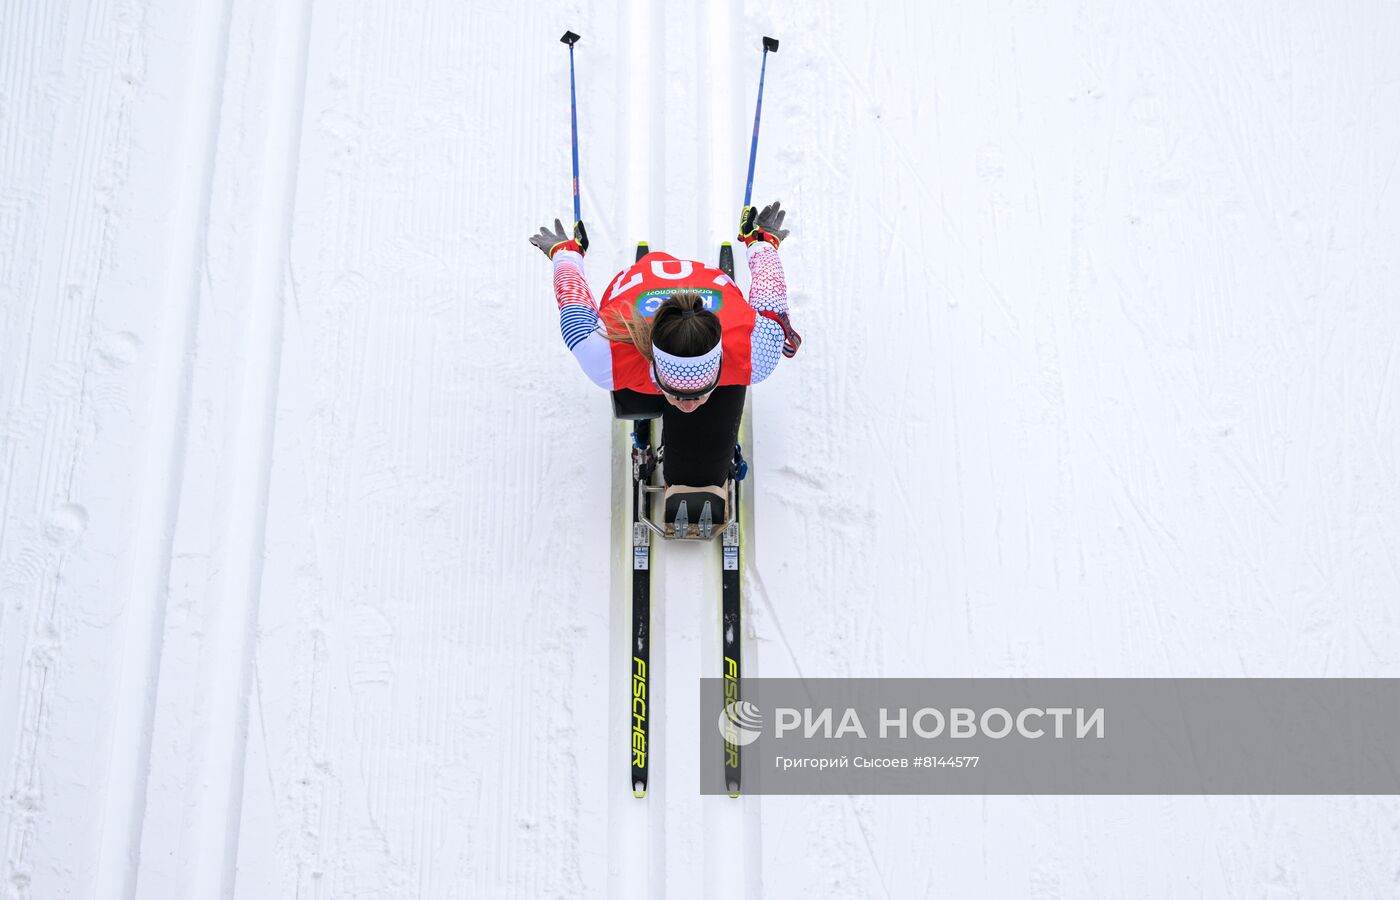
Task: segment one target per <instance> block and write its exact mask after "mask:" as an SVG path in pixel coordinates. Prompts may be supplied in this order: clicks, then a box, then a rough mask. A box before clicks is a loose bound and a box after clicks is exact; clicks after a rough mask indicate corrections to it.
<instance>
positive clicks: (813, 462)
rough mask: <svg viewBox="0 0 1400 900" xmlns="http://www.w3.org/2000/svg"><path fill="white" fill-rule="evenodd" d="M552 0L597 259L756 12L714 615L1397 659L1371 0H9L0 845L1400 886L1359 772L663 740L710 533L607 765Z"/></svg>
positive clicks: (606, 490) (596, 489) (813, 877)
mask: <svg viewBox="0 0 1400 900" xmlns="http://www.w3.org/2000/svg"><path fill="white" fill-rule="evenodd" d="M566 28H570V29H573V30H575V31H577V32H579V33H580V34H582V35H583V40H582V42H581V43H580V44H579V47H578V54H579V55H578V66H579V78H580V94H579V102H580V126H581V131H582V134H581V138H582V141H583V146H582V164H583V190H584V196H583V207H584V214H585V218H586V219H587V221H588V223H589V231H590V237H591V239H592V242H593V246H594V250H593V252H592V254H591V255H590V257H589V260H588V269H589V274H590V277H591V279H592V282H593V284H594V287H595V289H596V290H600V289H601V287H602V285H603V282H604V281H605V279H606V278H607V277H608V276H609V275H611V274H612V273H613V272H615V271H616V270H618V269H619V268H621V267H622V266H623V265H624V264H625V262H626V261H627V260H628V259H629V258H630V256H631V254H632V249H633V246H634V244H635V242H636V241H637V240H639V239H645V240H648V241H650V243H651V245H652V246H653V247H654V248H656V249H664V250H667V251H668V252H672V253H675V254H677V255H682V256H694V257H696V258H703V259H712V258H713V256H714V254H715V251H716V249H717V245H718V242H719V241H720V240H722V239H724V238H727V237H730V236H731V235H732V232H733V227H734V221H735V218H736V216H737V211H738V210H737V205H738V202H739V199H740V197H741V190H742V184H743V165H744V162H745V156H744V151H745V148H746V145H747V140H748V134H749V127H750V124H751V121H752V120H751V117H752V102H753V92H754V89H755V80H756V77H757V63H758V58H759V50H758V47H759V44H758V42H759V38H760V36H761V35H763V34H771V35H774V36H776V37H778V38H779V39H781V40H782V51H781V53H780V54H778V55H777V56H776V57H773V58H771V59H770V65H769V82H768V89H767V94H766V96H765V101H766V102H765V111H764V130H763V137H762V144H761V148H760V160H759V167H758V177H757V182H756V196H755V199H756V200H761V201H768V200H771V199H775V198H780V199H782V200H783V201H784V205H785V206H787V207H788V208H789V209H790V210H791V215H790V222H791V224H792V226H793V237H792V239H791V240H790V241H789V242H788V244H787V245H785V247H784V249H783V258H784V263H785V266H786V268H787V274H788V281H789V284H790V286H791V290H792V303H793V306H794V310H795V314H794V315H795V321H796V323H797V325H798V327H799V329H800V330H801V331H802V332H803V334H804V336H805V337H806V338H807V344H806V346H805V347H804V349H803V352H802V354H801V356H800V357H799V358H798V359H797V360H796V361H795V362H787V361H785V362H784V363H782V364H781V365H780V367H779V370H778V372H777V373H776V374H775V375H774V376H773V378H771V379H770V380H769V381H768V382H766V383H765V384H763V385H761V386H759V387H758V388H757V389H756V390H755V391H754V392H753V395H752V404H753V412H754V422H755V426H756V427H755V434H754V441H753V442H752V445H751V446H750V447H749V448H748V450H749V455H750V459H751V461H752V463H753V465H754V475H755V477H754V480H753V482H752V485H753V486H752V489H751V490H750V491H748V492H747V494H746V496H747V497H751V498H752V499H751V502H752V504H753V512H754V522H755V525H756V528H755V529H754V530H753V532H752V533H751V534H750V535H749V538H748V542H749V550H750V551H751V552H749V553H748V554H747V555H746V563H747V567H748V571H747V578H746V582H745V585H746V596H745V618H746V622H747V625H748V627H749V628H750V629H751V630H750V631H749V633H747V634H746V635H745V673H746V675H748V676H750V677H753V676H762V675H770V676H772V675H792V674H801V675H823V676H840V675H880V674H888V675H974V676H976V675H987V676H993V675H1060V676H1063V675H1236V676H1238V675H1258V676H1264V675H1325V676H1346V675H1351V676H1356V675H1384V676H1392V677H1394V676H1397V675H1400V650H1397V648H1400V609H1397V607H1396V605H1395V603H1394V598H1395V597H1396V596H1397V595H1400V562H1398V561H1397V554H1396V549H1395V548H1396V547H1397V546H1400V389H1397V386H1398V385H1400V361H1397V359H1398V357H1400V351H1398V350H1397V348H1400V339H1398V338H1397V334H1400V306H1398V305H1397V304H1396V303H1395V284H1396V280H1397V276H1400V271H1397V265H1396V249H1395V247H1396V240H1395V238H1396V235H1397V233H1400V177H1397V167H1400V117H1397V116H1396V115H1395V110H1396V109H1400V55H1397V54H1396V53H1395V52H1394V48H1395V46H1396V44H1397V35H1400V8H1398V7H1396V6H1395V5H1394V4H1388V5H1387V4H1379V5H1364V4H1353V5H1346V6H1343V7H1336V8H1333V7H1325V6H1317V7H1316V8H1315V9H1308V8H1305V7H1303V6H1296V5H1295V6H1287V7H1280V6H1279V5H1278V4H1270V3H1265V2H1263V0H1243V2H1237V3H1231V4H1225V5H1221V4H1216V3H1205V2H1195V0H1193V2H1187V3H1184V4H1182V3H1178V4H1168V5H1161V4H1156V5H1151V4H1126V5H1125V4H1121V3H1109V2H1085V3H1076V4H1072V5H1069V6H1066V5H1062V4H1048V5H1045V4H1042V5H1035V4H1030V5H1027V4H1006V3H999V4H997V3H994V4H991V5H987V4H963V5H961V6H947V5H937V4H924V3H919V2H914V0H907V2H901V3H886V4H878V5H871V6H863V5H860V4H851V3H838V2H834V0H819V2H812V3H803V4H793V5H788V6H784V7H782V8H778V7H769V6H766V5H755V4H744V3H740V2H738V0H722V2H706V3H699V4H679V3H666V4H657V3H646V2H643V0H604V2H599V3H596V4H589V5H583V4H579V3H546V4H543V5H538V4H536V5H531V4H526V5H523V6H522V5H520V4H510V3H503V2H486V3H461V2H448V0H425V2H423V3H419V4H404V3H401V2H391V0H361V2H355V3H351V2H347V0H287V2H279V3H263V2H254V0H188V2H176V0H33V2H24V0H22V2H14V3H9V4H5V5H4V6H3V8H0V779H3V783H2V784H0V854H3V855H0V896H3V897H6V898H17V900H50V898H61V897H85V898H86V897H95V898H122V900H125V898H133V897H139V898H167V897H170V898H175V897H179V898H215V897H229V898H248V900H252V898H258V900H263V898H281V897H300V898H346V897H363V898H368V897H377V898H400V897H433V898H436V897H464V898H465V897H472V898H477V897H531V898H533V897H575V896H597V897H604V896H607V897H648V898H650V897H660V896H668V897H682V898H688V897H706V898H711V897H736V898H737V897H748V898H759V897H777V898H789V897H797V898H815V897H852V896H860V897H899V898H903V897H912V896H917V897H929V896H953V897H960V896H1026V897H1036V898H1052V897H1060V896H1134V897H1181V896H1210V897H1217V896H1239V897H1254V896H1261V895H1263V896H1277V897H1290V896H1299V897H1320V896H1326V897H1352V896H1389V895H1394V894H1396V893H1397V890H1400V888H1398V887H1397V884H1396V878H1397V876H1396V872H1395V864H1394V860H1395V859H1396V858H1397V857H1400V804H1397V801H1396V800H1395V798H1378V797H1354V798H1327V797H1210V798H1194V797H1183V798H1155V797H1154V798H1143V797H988V798H981V797H952V798H919V797H899V798H873V797H851V798H848V797H811V798H785V797H766V798H759V797H754V796H743V797H741V798H739V799H738V800H731V799H729V798H727V797H700V796H699V795H698V775H697V770H696V767H697V766H698V758H697V757H698V752H699V751H698V745H697V740H696V733H695V729H696V728H697V722H696V712H697V710H696V704H697V703H698V691H697V689H696V687H697V686H696V684H695V679H696V678H697V677H698V676H700V675H714V674H718V671H717V670H718V660H719V652H718V624H717V623H718V603H719V590H718V576H717V573H716V571H715V564H714V553H715V552H717V548H710V547H705V548H701V547H684V546H664V547H659V548H658V549H657V551H656V558H657V570H656V573H655V579H656V580H655V587H654V593H653V609H654V615H653V622H654V631H653V641H652V655H653V660H654V663H655V667H654V677H653V686H654V689H655V690H656V691H657V694H658V699H659V705H658V711H659V715H658V716H657V717H656V719H655V720H654V721H653V724H652V729H653V730H652V740H653V746H654V748H655V757H654V763H653V770H652V784H651V790H650V792H649V796H648V797H647V799H646V800H643V801H637V800H634V799H633V798H632V797H631V794H630V790H629V789H628V785H627V769H626V760H627V757H626V754H625V750H624V747H625V740H626V735H625V732H624V731H623V725H624V724H625V715H624V707H623V704H624V702H625V697H626V681H625V664H626V630H627V626H626V622H627V609H626V606H625V603H624V601H623V599H622V598H624V597H625V592H624V591H620V590H618V589H617V588H618V585H619V579H621V578H624V577H625V574H626V572H625V570H624V569H622V568H621V567H622V565H624V561H623V560H620V559H619V558H618V554H617V553H615V552H614V551H615V549H616V548H615V547H614V535H613V534H612V533H611V532H612V529H611V527H610V523H609V511H610V509H611V508H613V506H614V504H615V503H616V500H617V495H618V492H619V491H620V490H621V487H622V484H623V481H622V479H623V478H624V477H625V476H624V473H623V465H624V463H623V461H622V460H619V459H616V458H613V459H611V460H610V459H609V457H608V453H609V451H608V448H609V446H610V441H611V439H612V429H614V428H616V427H619V426H615V425H614V424H613V423H612V422H611V421H610V420H609V417H608V404H607V398H606V397H605V396H604V395H603V394H602V392H600V391H597V390H596V389H595V388H593V387H592V386H591V385H589V384H588V383H587V381H586V379H585V378H584V377H583V376H582V375H581V374H580V373H579V372H578V371H577V369H576V366H575V364H574V362H573V361H572V360H571V359H570V358H569V355H568V353H567V352H566V351H565V349H564V348H563V346H562V344H561V343H560V341H559V339H558V334H557V322H556V313H555V310H554V307H553V303H552V302H551V298H550V291H549V271H548V266H547V264H546V263H545V262H544V260H543V259H541V258H540V256H539V254H538V253H537V252H536V251H534V250H533V249H532V248H530V247H529V246H528V245H527V244H526V242H525V239H526V237H527V236H528V234H529V233H531V232H532V231H533V230H534V229H535V228H536V227H537V226H538V225H539V224H540V223H542V222H544V221H546V220H549V219H553V217H555V216H561V217H563V216H564V215H566V214H567V200H568V194H567V188H568V180H567V179H568V166H569V162H568V145H567V134H568V132H567V127H568V126H567V115H568V109H567V105H566V101H567V52H566V51H565V50H564V48H563V46H562V45H560V44H559V43H558V37H559V35H560V34H561V33H562V32H563V31H564V29H566ZM739 270H740V278H741V280H743V278H744V274H745V273H744V266H743V263H742V259H741V260H739ZM609 598H615V599H613V600H612V601H611V603H610V600H609Z"/></svg>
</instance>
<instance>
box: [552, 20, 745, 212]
mask: <svg viewBox="0 0 1400 900" xmlns="http://www.w3.org/2000/svg"><path fill="white" fill-rule="evenodd" d="M559 40H560V42H561V43H565V44H568V45H569V118H570V120H571V121H572V123H573V127H574V222H576V223H577V222H582V221H583V213H582V211H581V210H580V209H579V202H578V92H577V91H576V90H575V88H574V44H577V43H578V35H576V34H574V33H573V32H572V31H566V32H564V36H563V37H561V38H560V39H559ZM755 127H757V126H755ZM754 139H755V140H757V139H758V132H757V131H755V132H754ZM749 177H750V179H752V177H753V174H752V171H750V175H749Z"/></svg>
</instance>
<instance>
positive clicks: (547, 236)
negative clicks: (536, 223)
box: [530, 219, 588, 259]
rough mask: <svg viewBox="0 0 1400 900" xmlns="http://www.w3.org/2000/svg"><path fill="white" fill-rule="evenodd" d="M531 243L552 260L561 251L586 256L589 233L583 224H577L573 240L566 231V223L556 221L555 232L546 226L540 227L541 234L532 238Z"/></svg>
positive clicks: (575, 224)
mask: <svg viewBox="0 0 1400 900" xmlns="http://www.w3.org/2000/svg"><path fill="white" fill-rule="evenodd" d="M530 243H531V244H534V245H535V246H536V247H539V248H540V252H541V253H543V254H544V255H545V256H548V257H549V258H550V259H553V258H554V254H556V253H558V252H559V251H560V250H573V251H574V252H576V253H579V254H584V253H587V252H588V232H587V231H586V230H585V229H584V227H583V223H582V222H575V223H574V236H573V237H572V238H571V237H569V235H568V233H567V232H565V231H564V223H563V222H561V221H559V220H558V219H555V220H554V229H553V230H550V228H549V227H548V226H546V225H542V226H540V233H539V234H537V235H535V236H533V237H532V238H530Z"/></svg>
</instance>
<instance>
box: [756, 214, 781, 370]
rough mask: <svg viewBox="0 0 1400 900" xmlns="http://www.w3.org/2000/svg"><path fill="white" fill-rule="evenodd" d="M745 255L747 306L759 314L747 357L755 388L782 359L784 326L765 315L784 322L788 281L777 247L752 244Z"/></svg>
mask: <svg viewBox="0 0 1400 900" xmlns="http://www.w3.org/2000/svg"><path fill="white" fill-rule="evenodd" d="M748 254H749V298H748V299H749V305H750V306H752V307H753V308H754V309H755V310H757V311H758V318H757V319H756V320H755V321H754V325H753V338H752V340H753V343H752V346H751V348H750V356H749V359H750V362H751V364H752V366H753V374H752V376H751V377H750V378H749V384H758V383H759V382H760V381H762V380H763V379H765V378H767V377H768V376H769V375H772V374H773V370H774V369H776V368H777V367H778V360H779V359H782V356H783V340H784V334H783V326H782V325H781V324H779V323H778V322H776V321H774V320H773V319H771V318H768V317H767V316H765V315H764V313H765V312H767V313H771V314H774V315H778V316H781V317H783V318H784V319H786V318H787V314H788V303H787V281H786V280H785V279H784V277H783V261H782V260H781V259H779V258H778V248H777V247H774V246H773V245H772V244H770V243H768V242H767V241H754V242H753V244H752V245H750V246H749V248H748Z"/></svg>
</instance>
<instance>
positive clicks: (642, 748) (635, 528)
mask: <svg viewBox="0 0 1400 900" xmlns="http://www.w3.org/2000/svg"><path fill="white" fill-rule="evenodd" d="M647 249H648V248H647V244H646V242H645V241H643V242H642V243H639V244H638V245H637V259H641V258H642V257H643V256H645V255H646V254H647ZM653 468H654V463H653V457H652V452H651V420H650V419H636V420H634V421H633V422H632V493H631V497H632V699H631V705H630V709H629V724H630V725H631V730H632V745H631V746H632V796H634V797H637V798H639V799H640V798H642V797H645V796H646V795H647V741H648V737H649V734H650V732H649V728H648V725H647V722H648V718H649V717H648V712H649V709H648V708H649V707H650V705H651V696H650V691H649V677H650V673H649V672H648V669H649V668H650V666H651V529H649V528H647V526H646V523H645V522H643V521H642V519H641V510H642V502H643V491H642V485H643V484H644V483H648V482H650V481H651V473H652V469H653Z"/></svg>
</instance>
